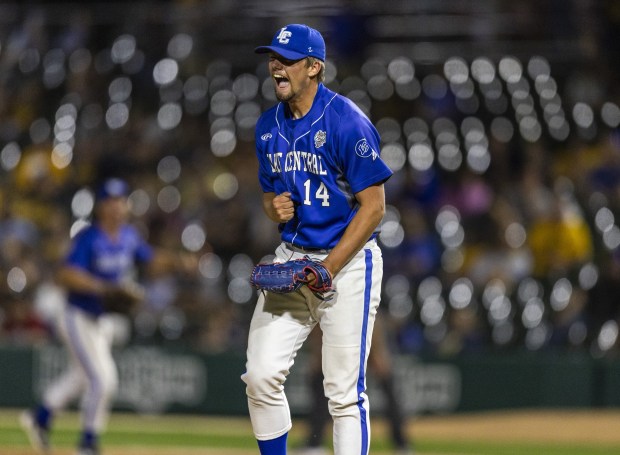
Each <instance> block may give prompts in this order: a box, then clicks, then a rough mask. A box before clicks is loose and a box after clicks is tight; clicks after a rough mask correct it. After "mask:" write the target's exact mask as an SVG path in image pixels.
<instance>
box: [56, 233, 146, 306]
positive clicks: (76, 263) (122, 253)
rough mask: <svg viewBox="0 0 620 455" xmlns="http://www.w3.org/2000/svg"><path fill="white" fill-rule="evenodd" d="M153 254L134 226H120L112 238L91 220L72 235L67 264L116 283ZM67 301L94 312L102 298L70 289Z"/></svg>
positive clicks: (130, 273) (129, 274)
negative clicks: (85, 226) (116, 235)
mask: <svg viewBox="0 0 620 455" xmlns="http://www.w3.org/2000/svg"><path fill="white" fill-rule="evenodd" d="M152 257H153V249H152V248H151V247H150V245H148V244H147V243H146V242H145V241H144V240H143V238H142V237H141V236H140V234H139V233H138V231H137V230H136V229H135V228H134V227H133V226H131V225H125V226H123V227H122V228H121V230H120V233H119V235H118V238H116V239H112V238H110V237H109V236H108V235H107V234H106V233H105V232H103V231H102V230H101V229H100V228H99V227H98V226H97V225H96V224H93V225H91V226H89V227H87V228H85V229H83V230H82V231H80V232H79V233H78V234H77V235H76V236H75V238H74V240H73V244H72V246H71V250H70V251H69V254H68V256H67V259H66V264H67V265H69V266H72V267H78V268H81V269H84V270H85V271H87V272H89V273H91V274H93V275H95V276H97V277H99V278H101V279H102V280H105V281H110V282H113V283H118V282H120V281H121V280H122V279H124V278H127V277H129V276H131V275H132V273H134V271H135V265H136V264H137V263H146V262H149V261H150V260H151V259H152ZM68 301H69V303H70V304H71V305H75V306H77V307H79V308H81V309H83V310H85V311H87V312H89V313H91V314H93V315H95V316H99V315H100V314H101V313H103V307H102V304H101V298H100V297H97V296H96V295H93V294H84V293H77V292H71V291H70V292H69V294H68Z"/></svg>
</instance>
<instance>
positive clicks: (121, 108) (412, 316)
mask: <svg viewBox="0 0 620 455" xmlns="http://www.w3.org/2000/svg"><path fill="white" fill-rule="evenodd" d="M206 3H208V4H210V7H211V9H208V8H207V9H205V8H206V7H205V6H204V4H201V3H200V2H157V3H154V2H150V3H144V4H142V3H128V4H126V5H125V6H123V5H124V4H114V6H113V7H110V9H105V8H103V9H101V8H102V5H100V4H97V3H92V4H91V3H85V4H84V5H82V6H77V4H71V5H69V6H67V5H65V6H63V4H62V3H59V4H56V5H54V6H52V5H48V6H46V5H45V4H43V5H39V6H38V7H33V6H30V7H28V6H24V5H21V4H10V3H7V4H5V5H2V6H0V15H1V16H2V17H3V19H2V22H1V23H0V342H1V343H4V344H36V343H47V342H49V341H50V340H53V338H54V333H53V329H52V327H53V324H52V322H53V319H54V316H55V311H56V309H57V308H58V306H59V305H62V302H63V291H62V289H59V288H58V287H57V286H56V285H55V283H54V271H55V269H56V267H57V264H58V263H59V261H61V260H62V259H63V256H64V254H65V253H66V250H67V246H68V244H69V241H70V238H71V236H72V235H73V234H74V233H75V232H76V231H77V230H78V229H79V228H80V227H82V226H84V224H85V223H88V222H89V219H90V217H91V216H92V204H93V192H92V189H93V188H94V186H95V185H96V183H97V182H98V181H99V180H101V179H102V178H104V177H107V176H112V175H115V176H120V177H123V178H125V179H126V180H127V181H128V182H129V183H130V184H131V187H132V189H133V193H132V194H131V196H130V200H131V202H132V216H133V218H132V222H134V223H135V224H136V225H137V226H139V227H140V229H141V230H142V232H143V233H144V234H145V236H146V237H147V238H148V239H149V241H150V242H151V243H153V244H155V245H160V246H163V247H166V248H171V249H179V250H186V251H191V252H193V253H195V254H197V255H199V257H200V266H199V271H198V273H197V275H196V277H195V278H193V279H188V278H186V277H184V278H183V277H180V276H176V275H174V274H171V275H169V276H164V277H159V278H157V279H156V280H153V281H150V282H147V283H146V285H147V290H148V294H147V299H146V302H145V305H144V307H143V309H142V310H141V311H140V313H139V314H138V315H137V316H136V318H135V320H134V321H132V323H131V327H130V329H129V333H128V336H129V337H130V338H131V342H134V343H149V344H151V343H153V344H182V345H185V346H189V347H192V348H195V349H199V350H204V351H205V352H222V351H228V350H242V349H244V346H245V340H246V332H247V328H248V324H249V323H248V321H249V317H250V315H251V311H252V309H253V304H254V302H255V298H256V294H255V291H254V290H253V289H252V288H251V287H250V286H249V283H248V276H249V273H250V271H251V268H252V267H253V265H254V264H255V263H256V262H258V261H263V260H268V259H269V256H270V254H271V252H272V251H273V249H274V247H275V245H277V242H278V235H277V229H276V227H275V226H274V225H272V223H271V222H270V221H269V220H268V219H267V218H266V216H264V215H263V213H262V210H261V205H260V197H259V191H260V189H259V187H258V183H257V178H256V172H257V171H256V160H255V158H254V145H253V137H254V136H253V134H254V131H253V127H254V124H255V122H256V120H257V118H258V116H259V115H260V113H261V112H262V111H263V110H264V109H265V108H266V107H268V106H270V105H272V104H273V103H274V102H275V101H274V95H273V91H272V89H271V83H270V81H269V80H268V78H267V73H266V65H265V63H264V62H263V61H262V59H260V58H258V57H256V56H254V54H253V48H254V47H255V46H256V45H258V44H261V43H264V42H266V41H268V40H269V39H270V38H271V37H270V33H271V32H272V30H273V29H275V26H274V24H280V23H281V21H282V20H285V19H284V18H279V17H278V16H276V15H274V16H270V15H268V14H267V13H266V12H265V13H264V15H262V16H261V15H257V16H255V17H249V18H248V14H250V13H248V12H247V11H245V13H244V12H243V9H240V10H238V11H235V8H234V4H235V2H228V3H226V2H217V1H214V2H206ZM239 3H240V4H243V6H245V7H247V8H249V11H250V12H253V13H255V12H256V10H255V7H256V5H254V4H253V2H249V1H248V2H239ZM301 3H304V2H301ZM356 3H359V4H360V5H365V6H366V8H365V9H364V8H358V9H354V8H353V6H355V4H356ZM374 3H377V4H378V3H379V2H335V3H333V6H332V7H325V11H324V12H322V11H319V10H318V9H312V7H311V6H310V5H305V8H306V9H305V10H304V12H305V13H306V14H307V13H308V11H310V12H311V13H312V15H311V17H310V19H308V18H305V17H303V16H302V17H296V16H294V15H293V13H291V12H290V11H289V12H288V13H289V14H290V15H291V16H290V18H286V19H287V20H286V21H285V22H283V23H286V22H293V21H295V20H298V21H303V20H304V19H308V20H310V21H311V22H312V24H311V25H313V26H316V27H317V28H319V29H321V30H324V31H325V35H326V38H327V44H328V59H329V61H328V74H327V81H326V83H327V84H328V85H329V86H330V87H332V88H334V89H336V90H338V91H340V92H341V93H343V94H345V95H346V96H348V97H350V98H351V99H353V100H354V101H355V102H356V103H357V104H358V105H359V106H360V108H362V109H363V110H364V111H366V112H367V113H368V114H369V116H370V117H371V119H372V120H373V122H374V123H375V124H376V125H377V128H378V129H379V131H380V133H381V136H382V156H383V158H384V159H385V160H386V162H387V163H388V164H389V165H390V167H391V168H392V169H393V170H394V176H393V177H392V178H391V179H390V181H389V182H388V183H387V185H386V197H387V201H386V203H387V212H386V216H385V219H384V222H383V223H382V232H381V235H380V238H379V239H380V243H381V244H382V246H383V251H384V259H385V279H384V298H383V304H382V311H384V312H385V313H386V315H387V316H388V318H387V320H388V326H389V328H390V330H391V333H392V335H393V337H392V338H393V339H392V342H393V347H394V349H395V350H397V351H398V352H402V353H411V354H426V353H428V354H432V355H454V354H458V353H462V352H472V351H487V350H498V349H528V350H540V349H551V348H561V349H583V350H587V351H589V352H591V353H592V354H593V355H606V354H608V353H613V352H614V351H617V347H618V331H619V330H618V324H619V322H620V304H619V302H618V297H617V296H618V295H620V227H619V226H620V222H618V221H617V220H616V219H615V217H616V216H618V214H619V213H620V133H619V128H618V127H619V125H620V108H619V101H620V91H618V83H619V82H620V80H619V79H620V78H619V77H618V76H619V75H620V68H618V65H617V63H616V62H617V61H618V60H617V57H619V56H620V52H619V50H620V49H619V47H620V44H619V43H620V40H618V39H617V38H618V37H617V30H618V29H619V27H618V25H619V18H620V12H619V11H618V8H617V7H616V8H614V7H613V2H611V3H610V2H601V3H602V4H604V5H606V9H605V8H602V7H601V8H594V6H592V5H593V4H598V3H597V2H594V3H592V2H587V1H585V2H573V3H571V5H572V6H571V7H568V6H567V7H566V8H565V10H563V11H564V14H566V15H567V16H570V14H569V13H570V12H572V13H573V14H582V16H581V17H582V18H583V20H584V23H585V24H586V25H589V26H584V25H583V24H581V25H582V26H580V27H577V30H576V33H577V35H570V34H567V33H566V32H565V29H563V28H562V29H561V30H558V31H557V34H553V33H554V31H553V30H554V28H553V27H550V29H549V30H547V33H549V34H551V35H550V36H549V37H548V39H549V41H552V42H553V41H554V40H556V41H558V42H559V41H560V40H561V39H565V38H566V37H567V36H570V37H572V38H575V37H576V39H575V41H574V43H575V44H576V45H577V46H579V49H578V51H576V52H575V54H574V56H571V57H570V59H569V58H568V57H566V58H564V59H557V56H554V55H541V53H540V50H539V49H537V48H535V47H534V48H531V49H530V48H527V49H523V47H519V49H520V52H521V53H522V55H516V52H510V50H506V52H505V53H501V54H493V55H491V54H489V55H488V56H486V55H484V54H483V53H480V54H478V55H476V56H475V57H474V56H469V55H465V54H464V55H462V56H461V55H456V54H455V55H450V56H448V57H446V58H442V57H441V58H439V57H438V58H435V59H429V58H428V53H429V52H430V53H432V47H428V48H425V49H426V52H422V51H421V49H420V48H419V47H416V52H411V53H408V51H407V49H409V48H413V44H412V43H409V42H407V41H406V40H404V39H402V38H401V39H400V40H399V41H398V42H391V43H390V42H385V41H384V42H383V45H382V46H380V47H376V46H375V47H373V44H372V43H373V40H372V39H371V38H372V33H371V31H372V30H374V32H375V33H376V34H378V33H379V32H378V31H377V30H379V25H380V22H378V21H377V17H379V15H377V16H375V19H374V20H375V21H374V22H373V16H372V14H371V13H372V10H371V9H369V7H368V5H369V4H374ZM448 3H451V2H448ZM490 3H491V4H493V5H495V6H496V7H497V8H500V7H502V5H504V6H505V3H504V2H501V1H496V2H490ZM551 3H553V2H551ZM560 3H562V7H564V6H565V5H564V3H563V2H560ZM395 4H400V3H399V2H396V3H395ZM523 4H524V5H527V6H529V7H530V8H532V11H525V12H521V13H522V14H521V15H520V16H518V17H519V18H521V20H522V17H523V15H525V16H526V17H527V14H528V13H529V14H531V15H532V18H535V19H536V20H539V19H540V18H539V17H538V16H537V15H536V14H537V13H540V11H537V10H535V8H534V7H533V6H532V5H534V4H535V2H523ZM226 5H228V6H226ZM266 5H271V2H267V3H266ZM317 5H321V2H318V3H317ZM455 5H456V4H455ZM455 5H452V6H455ZM575 5H577V6H575ZM584 5H585V6H584ZM587 5H590V6H591V7H590V8H587ZM252 6H254V9H252ZM272 7H274V8H275V5H273V6H272ZM97 8H100V10H98V9H97ZM316 8H318V6H317V7H316ZM580 8H581V9H580ZM526 9H527V8H526ZM550 9H552V8H551V7H550ZM101 11H107V12H106V14H101ZM265 11H269V8H267V9H265ZM377 11H379V12H380V13H381V9H380V7H379V6H377ZM496 12H497V11H496ZM501 12H502V11H499V13H501ZM556 12H557V11H555V10H554V11H551V12H550V13H549V14H554V13H556ZM459 13H461V14H463V11H459ZM585 13H588V14H585ZM218 14H220V15H222V14H223V16H218ZM239 16H243V20H241V19H239V22H238V23H242V24H248V23H249V22H250V21H251V23H252V26H251V27H249V28H248V30H247V33H245V32H246V31H245V30H243V29H241V28H239V27H237V26H236V25H235V24H236V23H237V22H236V18H237V17H239ZM569 19H572V20H573V21H574V20H575V16H570V17H569ZM591 20H596V21H599V22H597V23H598V24H599V25H601V24H603V25H605V27H603V26H602V25H601V26H599V27H593V26H592V24H591V23H590V21H591ZM533 21H534V19H533ZM534 22H536V21H534ZM567 22H570V21H569V20H568V19H567ZM447 25H448V26H449V25H450V24H447ZM614 25H615V27H614ZM479 26H480V27H482V26H483V24H482V23H480V24H479ZM235 27H237V28H236V29H235ZM557 28H559V27H557ZM593 29H595V31H597V34H593V33H594V32H593ZM614 29H615V30H616V34H615V35H614V34H613V33H611V32H609V31H610V30H614ZM225 30H228V33H224V31H225ZM603 31H607V32H608V33H603ZM218 32H222V34H221V35H220V34H218ZM233 32H234V33H233ZM240 32H241V35H244V36H239V34H240ZM472 33H473V32H472ZM517 38H518V37H517ZM463 39H465V38H463ZM478 39H480V38H479V37H478ZM393 41H396V40H393ZM516 41H518V39H516ZM389 44H393V46H394V47H393V49H395V50H394V51H393V55H390V54H389V53H386V52H383V53H381V52H378V50H385V49H387V48H388V47H387V46H388V45H389ZM415 44H416V45H419V42H417V41H416V42H415ZM468 45H471V43H469V44H468ZM390 49H392V48H390ZM568 60H569V61H568Z"/></svg>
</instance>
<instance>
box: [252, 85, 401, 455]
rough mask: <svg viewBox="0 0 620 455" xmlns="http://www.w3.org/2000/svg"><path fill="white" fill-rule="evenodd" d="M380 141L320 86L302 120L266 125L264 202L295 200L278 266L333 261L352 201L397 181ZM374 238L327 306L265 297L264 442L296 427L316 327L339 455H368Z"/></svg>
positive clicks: (258, 339) (303, 293)
mask: <svg viewBox="0 0 620 455" xmlns="http://www.w3.org/2000/svg"><path fill="white" fill-rule="evenodd" d="M379 140H380V138H379V134H378V132H377V131H376V129H375V128H374V126H373V125H372V124H371V122H370V120H369V119H368V118H367V117H366V116H365V115H364V114H363V113H362V112H361V111H360V110H359V108H357V106H356V105H355V104H354V103H353V102H352V101H350V100H349V99H347V98H346V97H343V96H341V95H339V94H336V93H334V92H333V91H331V90H329V89H328V88H327V87H325V86H324V85H323V84H319V86H318V92H317V94H316V96H315V98H314V102H313V105H312V107H311V109H310V111H309V112H308V113H307V114H306V115H305V116H304V117H303V118H300V119H293V118H291V116H290V115H289V112H288V107H287V104H286V103H279V104H277V105H276V106H274V107H273V108H271V109H269V110H268V111H266V112H265V113H264V114H263V115H262V116H261V117H260V119H259V121H258V123H257V126H256V153H257V157H258V162H259V181H260V184H261V187H262V189H263V191H264V192H266V193H275V194H281V193H283V192H290V193H291V199H292V201H293V202H294V204H295V216H294V217H293V219H291V220H290V221H288V222H287V223H283V224H281V225H280V231H281V238H282V243H281V244H280V246H279V247H278V248H277V250H276V258H275V261H278V262H285V261H287V260H290V259H296V258H299V257H303V256H305V255H307V256H310V257H312V258H316V259H319V260H321V259H324V258H325V257H327V255H328V254H329V251H330V249H332V248H334V247H335V246H336V245H337V244H338V242H339V240H340V239H341V237H342V235H343V234H344V232H345V230H346V228H347V226H348V225H349V223H350V221H351V219H352V218H353V217H354V216H355V214H356V213H357V210H358V208H359V204H358V202H357V201H356V198H355V194H356V193H358V192H360V191H362V190H364V189H366V188H368V187H370V186H372V185H375V184H380V183H382V182H384V181H385V180H387V179H388V178H389V177H390V176H391V175H392V172H391V170H390V169H389V168H388V166H387V165H386V164H385V163H384V162H383V161H382V160H381V158H380V156H379V150H380V149H379ZM376 235H377V232H375V233H373V234H372V235H371V237H370V238H369V239H368V242H367V243H366V245H365V246H364V247H363V248H362V249H361V250H360V251H359V252H358V253H357V254H356V255H355V256H354V257H353V259H352V260H351V261H350V262H349V263H347V264H346V265H345V266H344V268H343V269H342V270H341V271H340V272H339V273H338V274H337V275H336V276H335V277H334V288H335V290H334V291H333V292H332V293H331V295H329V296H328V297H329V298H327V299H324V300H323V299H319V298H317V297H316V296H315V295H313V294H312V293H311V292H310V291H309V290H308V289H307V288H306V287H305V286H304V287H302V288H301V290H300V291H298V292H295V293H290V294H273V293H264V294H261V295H260V296H259V299H258V302H257V306H256V310H255V312H254V315H253V318H252V322H251V325H250V333H249V340H248V351H247V370H246V373H245V374H244V375H243V379H244V381H245V382H246V384H247V389H246V390H247V395H248V405H249V410H250V418H251V421H252V425H253V429H254V433H255V436H256V438H257V439H258V440H259V441H268V440H274V439H276V438H279V437H281V436H282V435H285V434H286V433H287V432H288V431H289V429H290V428H291V416H290V411H289V408H288V403H287V400H286V396H285V393H284V382H285V380H286V376H287V375H288V373H289V371H290V368H291V367H292V365H293V363H294V360H295V356H296V354H297V352H298V350H299V349H300V348H301V346H302V344H303V342H304V341H305V340H306V338H307V337H308V335H309V334H310V332H311V331H312V329H313V328H314V327H315V326H316V324H317V323H318V324H319V325H320V327H321V330H322V333H323V347H322V355H323V357H322V358H323V373H324V378H325V379H324V386H325V393H326V395H327V397H328V399H329V409H330V413H331V415H332V417H333V419H334V451H335V453H336V454H337V455H366V454H367V453H368V449H369V440H370V439H369V438H370V422H369V416H368V411H369V408H368V399H367V396H366V394H365V390H366V361H367V358H368V353H369V350H370V340H371V335H372V327H373V323H374V318H375V314H376V311H377V307H378V305H379V300H380V291H381V289H380V288H381V280H382V274H383V260H382V256H381V251H380V249H379V247H378V245H377V243H376V240H375V237H376Z"/></svg>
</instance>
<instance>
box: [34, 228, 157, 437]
mask: <svg viewBox="0 0 620 455" xmlns="http://www.w3.org/2000/svg"><path fill="white" fill-rule="evenodd" d="M153 255H154V252H153V250H152V248H151V246H150V245H148V244H147V243H146V242H145V240H143V238H142V237H141V236H140V234H139V233H138V231H137V230H136V229H135V228H134V227H133V226H131V225H124V226H122V227H121V229H120V231H119V233H118V235H117V236H115V238H110V236H109V235H108V234H106V233H105V232H104V231H103V230H101V229H100V228H99V226H98V225H97V224H96V223H95V224H93V225H91V226H89V227H87V228H84V229H83V230H82V231H80V232H79V233H78V234H77V235H76V236H75V238H74V239H73V242H72V245H71V249H70V251H69V253H68V256H67V258H66V261H65V265H66V266H69V267H72V268H78V269H82V270H83V271H85V272H87V273H89V274H90V275H93V276H95V277H97V278H99V279H100V280H102V281H105V282H109V283H110V284H113V283H119V282H121V281H122V280H124V279H126V278H128V277H132V276H133V274H134V273H135V268H136V265H138V264H140V263H147V262H149V261H151V260H152V258H153ZM104 314H105V313H104V308H103V306H102V299H101V297H100V296H97V295H95V294H88V293H78V292H75V291H72V290H69V291H68V292H67V302H66V305H65V306H64V308H63V311H62V312H61V315H60V316H59V320H58V331H59V335H60V336H61V338H62V340H63V341H64V343H65V345H66V346H67V348H68V350H69V353H70V355H71V357H70V359H71V366H70V368H69V369H67V371H65V372H64V373H63V374H62V375H61V376H60V377H59V378H58V379H57V380H56V381H55V382H54V383H53V384H51V386H50V387H49V388H48V389H47V390H46V391H45V393H44V397H43V402H42V405H41V406H39V408H38V410H37V412H36V420H37V424H38V425H39V426H40V427H42V428H45V429H48V428H49V426H50V423H51V422H50V421H51V418H52V416H53V415H54V413H56V412H58V411H61V410H63V409H65V408H66V407H67V406H68V405H69V404H70V403H71V402H72V401H74V400H75V399H77V398H80V397H81V398H82V403H81V404H82V427H83V434H82V440H81V442H80V444H81V446H89V445H96V442H97V436H98V435H99V434H100V433H101V432H102V430H103V429H104V428H105V425H106V423H107V420H108V417H109V412H110V403H111V400H112V399H113V397H114V394H115V392H116V389H117V384H118V373H117V370H116V365H115V363H114V359H113V357H112V340H111V338H112V333H111V331H110V329H111V327H110V322H111V320H110V319H109V318H106V317H103V316H104Z"/></svg>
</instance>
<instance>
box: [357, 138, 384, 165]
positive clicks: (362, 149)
mask: <svg viewBox="0 0 620 455" xmlns="http://www.w3.org/2000/svg"><path fill="white" fill-rule="evenodd" d="M355 153H356V154H357V156H359V157H361V158H368V157H372V160H373V161H374V160H376V159H377V157H378V156H379V154H378V153H377V152H375V151H374V150H373V148H372V147H371V146H370V144H369V143H368V141H367V140H366V138H362V139H360V140H359V141H357V144H355Z"/></svg>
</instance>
